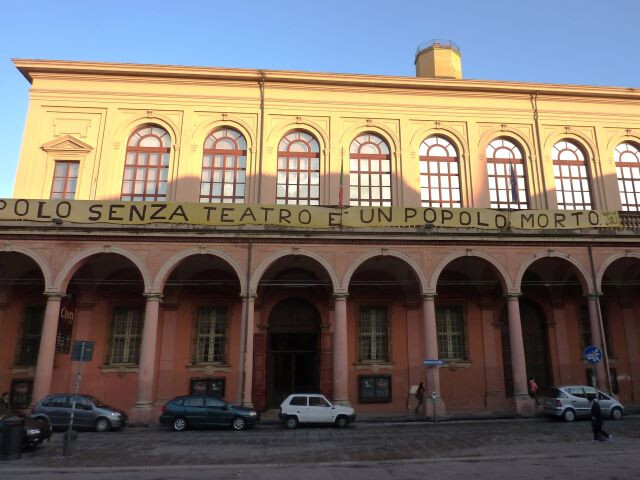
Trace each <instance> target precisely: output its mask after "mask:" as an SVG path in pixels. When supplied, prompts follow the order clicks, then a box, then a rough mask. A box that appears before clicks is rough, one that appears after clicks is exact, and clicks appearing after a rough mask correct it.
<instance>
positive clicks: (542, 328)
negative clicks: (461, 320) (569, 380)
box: [502, 300, 550, 396]
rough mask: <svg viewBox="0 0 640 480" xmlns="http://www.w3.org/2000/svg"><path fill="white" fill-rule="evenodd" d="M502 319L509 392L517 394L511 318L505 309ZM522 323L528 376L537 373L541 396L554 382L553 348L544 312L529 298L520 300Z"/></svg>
mask: <svg viewBox="0 0 640 480" xmlns="http://www.w3.org/2000/svg"><path fill="white" fill-rule="evenodd" d="M504 313H505V314H504V317H503V321H502V351H503V355H504V357H503V358H504V379H505V387H506V393H507V396H512V395H513V373H512V371H511V346H510V343H509V322H508V319H507V318H506V311H505V312H504ZM520 323H521V325H522V340H523V342H524V358H525V364H526V368H527V381H528V380H529V378H528V377H535V379H536V383H537V384H538V392H539V396H540V395H544V392H546V391H547V388H548V387H549V386H550V374H549V348H548V337H547V327H546V322H545V317H544V314H543V313H542V312H541V311H540V309H539V308H538V307H537V306H536V305H534V304H532V303H531V302H528V301H526V300H521V301H520Z"/></svg>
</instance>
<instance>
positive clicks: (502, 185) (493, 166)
mask: <svg viewBox="0 0 640 480" xmlns="http://www.w3.org/2000/svg"><path fill="white" fill-rule="evenodd" d="M486 155H487V177H488V179H489V201H490V202H491V208H512V209H518V208H522V209H526V208H529V198H528V195H527V182H526V177H525V172H524V162H523V160H522V151H521V150H520V149H519V148H518V147H517V146H516V145H514V144H513V143H512V142H511V141H509V140H507V139H506V138H497V139H496V140H494V141H492V142H491V143H490V144H489V145H487V150H486Z"/></svg>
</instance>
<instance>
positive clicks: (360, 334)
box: [356, 305, 391, 363]
mask: <svg viewBox="0 0 640 480" xmlns="http://www.w3.org/2000/svg"><path fill="white" fill-rule="evenodd" d="M365 310H366V311H374V310H377V311H384V319H383V320H384V322H385V323H386V325H385V328H384V333H382V329H380V330H378V329H376V328H374V326H373V323H372V325H371V328H370V329H369V332H368V333H367V332H364V330H363V328H362V327H363V325H362V324H363V321H364V319H363V313H364V311H365ZM389 310H390V309H389V306H387V305H360V306H359V307H358V323H357V328H358V330H357V336H356V339H357V342H358V344H357V352H358V363H388V362H390V361H391V321H390V312H389ZM377 321H379V320H377ZM366 338H369V352H370V354H369V356H368V358H364V356H363V354H364V350H365V348H364V344H363V342H364V341H365V340H366ZM378 338H382V339H385V338H386V342H383V343H384V344H386V346H385V347H384V349H385V350H386V352H384V351H383V352H381V353H382V354H385V353H386V355H384V356H383V355H382V354H381V355H378V353H377V349H378V348H377V347H378V343H376V341H377V339H378ZM380 345H382V343H380ZM374 350H375V351H376V352H375V353H374Z"/></svg>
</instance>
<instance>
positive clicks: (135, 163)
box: [120, 126, 171, 201]
mask: <svg viewBox="0 0 640 480" xmlns="http://www.w3.org/2000/svg"><path fill="white" fill-rule="evenodd" d="M170 149H171V137H170V136H169V133H168V132H167V131H166V130H164V129H163V128H160V127H156V126H146V127H142V128H140V129H139V130H137V131H136V132H135V133H134V134H133V135H131V137H130V138H129V142H128V143H127V154H126V159H125V165H124V175H123V179H122V193H121V194H120V200H134V201H156V200H161V201H162V200H166V199H167V181H168V177H169V151H170Z"/></svg>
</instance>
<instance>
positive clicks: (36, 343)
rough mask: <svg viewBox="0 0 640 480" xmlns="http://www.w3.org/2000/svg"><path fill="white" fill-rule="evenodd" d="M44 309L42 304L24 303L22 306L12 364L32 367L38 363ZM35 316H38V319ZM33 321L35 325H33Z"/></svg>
mask: <svg viewBox="0 0 640 480" xmlns="http://www.w3.org/2000/svg"><path fill="white" fill-rule="evenodd" d="M44 310H45V308H44V307H43V306H42V305H25V306H24V307H23V308H22V312H21V315H22V320H21V322H20V343H19V344H18V348H16V353H15V360H14V365H15V366H17V367H32V366H35V365H36V364H37V363H38V354H39V351H40V341H41V339H42V326H43V325H44ZM36 317H39V319H38V318H36ZM33 322H35V323H36V325H33V324H32V323H33ZM32 329H33V330H32Z"/></svg>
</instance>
